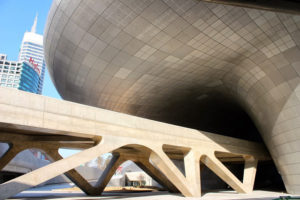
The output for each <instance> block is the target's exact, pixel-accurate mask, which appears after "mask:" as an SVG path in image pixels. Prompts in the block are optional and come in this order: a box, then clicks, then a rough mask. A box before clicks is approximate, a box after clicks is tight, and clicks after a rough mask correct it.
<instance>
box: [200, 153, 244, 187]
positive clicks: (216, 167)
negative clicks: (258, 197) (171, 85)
mask: <svg viewBox="0 0 300 200" xmlns="http://www.w3.org/2000/svg"><path fill="white" fill-rule="evenodd" d="M201 161H202V162H203V163H204V164H205V165H206V166H207V167H208V168H209V169H210V170H212V171H213V172H214V173H215V174H216V175H217V176H219V177H220V178H221V179H222V180H223V181H224V182H226V183H227V184H228V185H230V187H232V188H233V189H234V190H235V191H237V192H238V193H247V192H249V191H248V190H247V188H246V187H245V186H244V185H243V183H241V181H239V179H237V178H236V177H235V176H234V175H233V174H232V173H231V172H230V171H229V170H228V169H227V167H225V166H224V165H223V163H222V162H220V161H219V160H218V159H217V158H216V157H215V155H214V154H212V155H206V156H204V157H203V158H202V159H201Z"/></svg>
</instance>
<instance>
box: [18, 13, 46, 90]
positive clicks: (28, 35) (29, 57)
mask: <svg viewBox="0 0 300 200" xmlns="http://www.w3.org/2000/svg"><path fill="white" fill-rule="evenodd" d="M37 19H38V15H36V16H35V19H34V22H33V25H32V28H31V31H30V32H28V31H26V32H25V33H24V37H23V40H22V44H21V48H20V53H19V61H20V62H22V61H27V62H30V63H32V64H33V65H34V66H35V68H36V69H37V71H38V74H39V84H38V94H41V93H42V89H43V83H44V75H45V68H46V65H45V61H44V48H43V36H42V35H40V34H37V33H36V26H37Z"/></svg>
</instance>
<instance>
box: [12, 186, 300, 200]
mask: <svg viewBox="0 0 300 200" xmlns="http://www.w3.org/2000/svg"><path fill="white" fill-rule="evenodd" d="M67 186H68V185H60V186H59V187H57V186H55V187H53V186H46V187H40V188H33V189H31V190H27V191H24V192H22V193H20V194H18V195H16V196H15V197H14V198H12V199H23V200H27V199H37V200H40V199H47V200H51V199H55V200H71V199H72V200H73V199H74V200H77V199H78V200H89V199H91V200H92V199H95V200H96V199H102V200H112V199H124V200H183V199H184V200H192V199H193V200H196V199H201V200H233V199H234V200H237V199H247V200H273V199H275V198H278V197H279V196H289V195H288V194H285V193H280V192H269V191H260V190H257V191H254V192H253V193H251V194H237V193H236V192H234V191H214V192H207V193H205V194H204V195H203V196H202V198H185V197H183V196H182V195H179V194H171V193H168V192H138V193H108V192H105V193H104V194H103V196H101V197H89V196H86V195H85V194H84V193H82V192H78V191H74V190H73V191H72V190H66V189H63V190H60V189H61V188H65V187H67ZM299 199H300V198H299Z"/></svg>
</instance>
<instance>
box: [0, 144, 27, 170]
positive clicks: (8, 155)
mask: <svg viewBox="0 0 300 200" xmlns="http://www.w3.org/2000/svg"><path fill="white" fill-rule="evenodd" d="M23 150H25V148H24V147H22V146H18V145H15V144H12V145H10V147H9V149H8V150H7V151H6V152H5V153H4V155H3V156H2V157H1V158H0V171H1V170H2V169H3V168H4V167H5V166H6V165H7V164H8V163H9V162H10V161H11V160H12V159H13V158H14V157H16V155H17V154H18V153H20V152H21V151H23Z"/></svg>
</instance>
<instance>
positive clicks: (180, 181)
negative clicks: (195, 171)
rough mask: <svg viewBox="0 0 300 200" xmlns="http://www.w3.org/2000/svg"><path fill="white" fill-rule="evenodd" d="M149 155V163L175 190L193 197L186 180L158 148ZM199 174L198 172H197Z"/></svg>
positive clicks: (193, 194)
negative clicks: (152, 164)
mask: <svg viewBox="0 0 300 200" xmlns="http://www.w3.org/2000/svg"><path fill="white" fill-rule="evenodd" d="M156 149H158V150H156V151H155V152H152V153H151V154H150V159H151V161H152V162H153V163H154V164H155V166H156V167H157V168H158V169H159V170H160V171H161V172H162V173H164V175H165V176H166V177H167V178H168V179H169V180H170V181H171V182H172V183H173V184H174V185H175V186H176V188H177V189H178V190H179V191H180V192H181V193H182V194H183V195H184V196H186V197H193V196H196V195H195V191H194V187H193V186H192V187H191V184H190V183H189V182H188V179H186V177H185V176H184V175H183V174H182V173H181V171H180V170H179V169H178V168H177V167H176V166H175V165H174V163H173V162H172V161H171V160H170V159H169V157H168V156H167V155H166V154H165V153H164V152H163V151H162V150H161V149H159V148H156ZM199 174H200V172H199Z"/></svg>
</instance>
